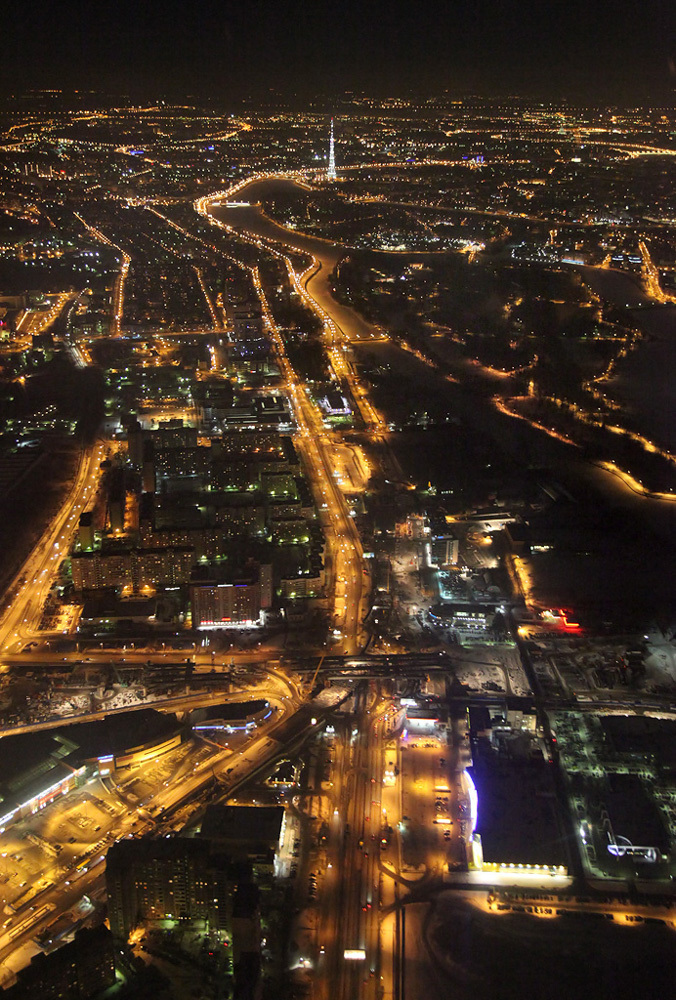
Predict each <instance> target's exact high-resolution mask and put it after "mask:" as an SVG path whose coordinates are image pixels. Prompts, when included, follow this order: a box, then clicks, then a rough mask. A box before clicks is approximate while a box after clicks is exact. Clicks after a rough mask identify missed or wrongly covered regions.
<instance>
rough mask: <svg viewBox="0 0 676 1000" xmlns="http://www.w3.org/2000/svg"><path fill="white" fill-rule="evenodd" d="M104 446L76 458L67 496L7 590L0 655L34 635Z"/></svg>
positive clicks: (89, 496)
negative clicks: (76, 466)
mask: <svg viewBox="0 0 676 1000" xmlns="http://www.w3.org/2000/svg"><path fill="white" fill-rule="evenodd" d="M105 447H106V446H105V445H104V444H103V442H97V443H96V444H94V445H93V446H92V447H90V448H87V449H86V450H85V451H83V452H82V454H81V456H80V464H79V468H78V472H77V476H76V479H75V482H74V484H73V486H72V487H71V489H70V491H69V493H68V496H67V497H66V499H65V501H64V502H63V504H62V505H61V508H60V510H59V512H58V514H56V516H55V517H54V518H53V520H52V522H51V524H50V525H49V527H48V528H47V530H46V531H45V532H44V534H43V536H42V539H41V541H40V542H39V543H38V545H37V546H36V547H35V548H34V549H33V551H32V552H31V554H30V556H29V557H28V559H27V560H26V562H25V563H24V565H23V566H22V568H21V569H20V570H19V572H18V573H17V575H16V577H15V579H14V581H13V582H12V583H11V584H10V586H9V587H8V593H13V592H14V593H15V594H16V596H15V597H13V598H12V600H11V602H10V605H9V607H8V608H7V610H6V611H5V613H4V615H3V616H2V619H1V620H0V652H3V653H6V652H17V651H18V650H19V649H20V648H21V646H22V644H23V642H25V640H26V638H28V637H29V636H30V635H32V634H33V633H34V632H36V631H37V626H38V624H39V621H40V618H41V616H42V610H43V607H44V603H45V600H46V598H47V595H48V593H49V590H50V588H51V586H52V583H53V581H54V577H55V575H56V571H57V569H58V567H59V564H60V562H61V560H62V559H63V558H64V557H65V556H66V555H67V554H68V551H69V549H70V545H71V541H72V538H73V535H74V533H75V531H76V529H77V525H78V519H79V516H80V514H81V513H82V512H83V511H84V510H86V509H87V508H88V507H89V506H91V504H92V503H93V501H94V497H95V496H96V489H97V485H98V480H99V476H100V474H101V473H100V465H101V461H102V460H103V458H104V457H105Z"/></svg>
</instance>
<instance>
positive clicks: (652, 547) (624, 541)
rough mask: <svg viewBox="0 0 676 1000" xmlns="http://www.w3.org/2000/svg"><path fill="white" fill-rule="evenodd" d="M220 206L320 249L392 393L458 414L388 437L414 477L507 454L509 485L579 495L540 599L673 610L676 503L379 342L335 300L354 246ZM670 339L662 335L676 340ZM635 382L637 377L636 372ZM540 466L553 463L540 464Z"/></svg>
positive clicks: (489, 462) (630, 295) (447, 474)
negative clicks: (339, 275)
mask: <svg viewBox="0 0 676 1000" xmlns="http://www.w3.org/2000/svg"><path fill="white" fill-rule="evenodd" d="M288 185H293V182H292V181H289V180H277V181H260V182H255V183H252V184H251V185H250V186H249V187H247V188H246V189H244V190H243V191H241V192H240V195H239V197H242V198H247V199H249V200H250V201H251V202H252V203H253V202H256V201H259V200H260V199H261V198H262V197H263V196H264V195H267V194H270V193H272V192H274V191H275V190H279V189H280V187H285V186H288ZM214 215H216V216H217V217H218V218H220V219H222V220H223V221H224V222H225V223H227V225H229V226H231V227H232V228H233V229H234V230H235V231H239V232H242V233H243V234H244V233H246V234H247V235H253V236H257V237H262V238H264V239H267V240H273V241H276V242H278V243H279V244H282V245H284V246H286V247H287V248H291V249H295V250H299V251H304V252H306V253H310V254H312V255H313V256H314V257H316V258H317V260H318V261H319V263H320V265H321V266H320V269H319V271H318V272H317V274H316V275H315V276H314V277H312V278H310V280H309V282H308V285H307V287H308V291H310V293H311V294H312V296H313V297H314V298H315V299H316V301H317V302H318V304H319V305H320V306H321V307H322V308H323V309H324V310H325V311H326V312H327V313H328V314H329V315H330V316H331V317H332V318H333V320H334V322H336V324H337V325H339V326H340V327H341V328H342V329H343V330H344V331H345V332H346V333H347V335H348V336H349V337H350V339H351V340H360V341H363V342H365V343H363V344H362V346H361V347H357V355H358V357H361V358H363V356H364V354H371V355H374V356H378V357H380V358H382V359H385V360H386V361H387V363H388V364H391V368H392V382H391V385H392V389H393V391H394V392H397V391H400V392H403V391H405V385H406V381H405V380H406V379H408V380H409V384H410V385H412V387H413V391H414V392H415V393H416V398H421V399H423V400H426V399H430V400H432V399H435V400H437V401H441V406H442V409H445V410H446V412H448V413H449V414H450V416H451V419H452V421H453V422H451V423H449V424H447V425H444V426H439V427H437V428H435V429H433V430H427V431H419V432H418V431H410V432H406V433H403V434H393V435H391V440H390V445H391V447H392V449H393V451H394V453H395V454H396V456H397V458H398V460H399V462H400V464H401V466H402V469H403V471H404V474H405V476H407V477H408V478H410V479H412V480H413V481H415V482H417V483H418V484H419V485H424V484H426V482H427V481H428V480H429V481H431V482H432V483H433V485H435V486H436V487H437V488H438V489H439V490H440V491H441V490H450V489H453V484H454V483H456V484H457V483H458V482H461V481H462V480H463V479H469V480H471V478H472V476H474V475H480V474H484V473H485V471H486V468H487V467H489V466H492V467H493V468H495V469H496V470H499V469H501V468H502V467H503V466H504V465H505V463H507V465H509V466H510V472H509V475H508V479H509V481H510V486H511V489H512V492H513V491H514V489H515V487H518V484H519V483H521V484H522V486H523V489H524V491H525V490H526V489H532V483H533V479H534V477H535V478H537V477H538V476H539V477H540V478H541V479H544V480H547V481H554V482H555V483H556V484H557V485H558V486H560V487H562V488H563V490H564V491H566V492H567V493H568V494H569V495H570V497H571V498H572V499H570V500H568V499H566V500H561V501H559V502H558V503H557V504H554V513H553V521H552V525H553V527H554V528H556V529H557V530H558V529H562V528H565V529H566V530H568V532H569V534H571V532H572V533H573V534H574V535H575V538H576V540H575V542H574V543H571V544H567V545H565V544H564V545H562V546H561V547H560V548H559V549H557V550H555V551H552V552H551V553H548V554H547V555H546V557H543V558H541V559H537V560H535V561H534V563H533V569H534V575H535V590H536V593H537V595H538V596H539V597H540V599H541V600H545V601H547V602H548V603H551V604H558V605H559V606H564V605H566V604H568V605H572V606H579V605H586V606H588V607H589V608H596V609H603V613H604V614H608V615H609V616H610V617H612V618H613V619H614V620H615V621H616V622H617V621H618V620H619V619H622V618H626V620H627V624H629V621H630V620H632V619H633V620H634V621H635V620H636V616H638V618H639V619H640V620H641V621H644V620H646V619H647V618H649V617H651V615H652V613H653V612H656V611H658V610H660V611H661V612H662V613H664V614H671V611H672V609H673V606H674V599H673V597H672V587H671V581H672V567H673V564H674V560H675V559H676V545H675V544H674V540H675V539H676V504H672V503H668V502H664V501H659V500H652V499H648V498H645V497H641V496H639V495H637V494H636V493H634V492H633V491H632V490H631V489H630V488H629V487H627V486H626V485H625V484H624V483H623V482H622V481H620V480H619V479H617V478H616V477H614V476H612V475H611V474H609V473H607V472H604V471H602V470H601V469H598V468H596V467H595V466H593V465H591V464H590V463H589V462H587V461H585V459H584V456H583V455H582V454H581V453H580V452H578V451H576V450H575V449H573V448H572V447H570V446H567V445H565V444H562V443H560V442H558V441H554V440H552V439H551V438H549V437H548V436H547V435H544V434H542V433H540V432H538V431H536V430H534V429H532V428H531V427H529V426H528V425H527V424H525V423H524V422H523V421H517V420H514V419H513V418H510V417H507V416H504V415H503V414H501V413H499V412H498V411H497V410H496V409H495V407H494V406H493V405H492V404H491V403H490V401H489V399H487V398H486V396H485V394H483V393H481V392H476V391H472V389H471V388H468V387H467V386H463V385H457V384H456V385H454V384H452V383H449V382H448V381H446V380H444V379H442V378H441V377H440V376H439V375H438V374H437V373H436V372H435V371H433V370H432V369H430V368H429V367H428V366H425V365H424V364H422V363H421V362H419V361H418V360H417V359H416V358H414V357H412V356H411V355H410V354H409V353H406V352H403V351H402V350H400V349H399V348H397V347H396V346H395V345H393V344H391V343H389V342H387V343H382V342H381V343H377V342H375V341H377V340H379V339H381V333H380V331H379V330H377V328H375V327H374V326H372V325H371V324H369V323H368V322H366V321H365V320H364V319H362V317H360V316H358V315H357V313H356V312H355V311H354V310H352V309H350V308H348V307H346V306H343V305H341V304H339V303H337V302H336V301H335V300H334V299H333V297H332V295H331V293H330V289H329V285H328V281H327V278H328V275H329V273H330V271H331V270H332V269H333V268H334V267H335V265H336V263H337V262H338V261H339V260H340V258H341V257H342V256H343V254H344V253H345V252H346V250H345V248H343V247H342V246H339V245H336V244H332V243H330V242H328V241H325V240H321V239H318V238H316V237H312V236H307V235H305V234H302V233H296V232H294V231H292V230H287V229H285V228H283V227H282V226H279V225H277V224H276V223H275V222H273V221H272V220H270V219H269V218H267V217H266V216H264V215H263V214H262V212H261V210H260V208H259V207H258V206H257V205H255V204H251V205H250V206H249V207H237V208H226V207H223V206H221V207H217V208H216V209H215V210H214ZM412 256H416V255H412ZM583 273H584V274H585V279H586V280H589V283H590V284H592V285H593V287H595V289H596V290H597V291H598V292H599V294H601V295H603V296H604V297H605V298H608V299H611V300H612V301H615V302H617V303H618V305H622V306H626V305H627V304H628V305H629V306H630V307H632V308H634V309H635V310H636V312H635V313H634V315H640V319H641V322H642V323H649V322H653V323H661V322H664V323H666V327H667V329H670V326H669V323H670V321H669V320H666V319H665V320H657V319H655V320H651V319H649V317H650V316H651V314H652V315H654V316H655V317H657V316H659V315H662V316H665V317H666V316H667V313H668V312H673V311H672V310H665V309H654V308H646V307H645V303H646V296H645V294H644V293H643V292H642V290H641V289H640V287H638V286H637V285H636V283H635V282H634V281H633V280H632V279H631V278H630V277H629V276H627V275H623V274H621V273H618V272H616V271H606V270H602V269H595V268H584V269H583ZM645 328H646V327H645V326H644V329H645ZM669 337H670V334H669V335H668V336H667V339H666V341H663V340H660V341H659V343H665V342H666V343H669V344H671V343H673V341H672V340H670V339H669ZM674 340H676V338H674ZM650 343H652V341H650V342H646V344H645V345H641V348H639V351H637V352H635V354H634V355H632V357H631V359H630V360H631V361H632V363H633V364H634V365H636V364H637V363H638V359H639V358H640V357H641V354H640V352H641V351H643V349H644V347H646V348H647V347H649V345H650ZM649 368H650V365H649V364H648V369H649ZM665 378H666V374H665ZM623 379H624V380H625V381H627V379H628V376H627V375H626V374H625V373H624V372H619V373H618V376H617V381H618V383H619V382H621V381H622V380H623ZM411 380H412V382H411ZM628 381H629V383H630V384H632V380H631V377H630V378H629V379H628ZM634 384H635V385H636V387H637V388H636V393H635V395H636V399H637V408H638V403H639V399H640V396H641V393H643V404H644V412H645V413H648V412H653V413H658V412H659V410H660V407H659V406H652V405H651V401H652V394H651V391H650V389H649V388H643V389H641V390H640V391H639V389H638V380H637V379H636V381H635V383H634ZM381 402H382V401H381ZM388 416H389V414H388ZM473 435H476V437H477V440H478V439H479V438H480V440H481V447H480V448H473V447H472V445H471V440H472V436H473ZM451 458H452V460H451ZM535 467H539V468H541V469H544V470H548V471H545V472H542V473H535V472H534V471H533V469H534V468H535ZM449 497H450V495H449ZM449 502H452V501H450V499H449ZM554 522H556V523H555V524H554ZM609 608H610V611H608V609H609Z"/></svg>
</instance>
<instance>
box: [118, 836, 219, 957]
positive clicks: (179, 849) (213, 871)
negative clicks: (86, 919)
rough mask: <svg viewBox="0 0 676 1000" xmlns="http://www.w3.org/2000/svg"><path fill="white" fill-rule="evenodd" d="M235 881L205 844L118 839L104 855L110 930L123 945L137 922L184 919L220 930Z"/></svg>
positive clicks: (175, 840) (198, 841)
mask: <svg viewBox="0 0 676 1000" xmlns="http://www.w3.org/2000/svg"><path fill="white" fill-rule="evenodd" d="M235 879H236V875H233V871H232V866H231V864H230V862H229V860H228V859H227V858H225V857H224V856H223V855H222V854H221V853H214V852H213V851H212V845H211V844H210V842H209V841H207V840H189V839H188V838H184V837H171V838H162V839H158V840H152V839H149V838H148V839H145V838H144V839H136V840H119V841H118V842H117V843H116V844H113V846H112V847H111V848H110V850H109V851H108V854H107V855H106V888H107V890H108V916H109V919H110V929H111V930H112V932H113V934H114V935H115V937H116V938H120V939H122V940H126V938H127V937H128V936H129V933H130V931H132V930H133V928H134V927H135V926H136V925H137V924H138V923H139V922H140V921H141V920H161V919H165V918H173V919H178V918H185V919H191V920H192V919H201V920H208V921H209V924H210V926H211V927H212V928H213V929H214V930H225V929H226V928H227V926H228V922H229V914H230V909H231V905H230V904H231V898H232V886H233V880H235Z"/></svg>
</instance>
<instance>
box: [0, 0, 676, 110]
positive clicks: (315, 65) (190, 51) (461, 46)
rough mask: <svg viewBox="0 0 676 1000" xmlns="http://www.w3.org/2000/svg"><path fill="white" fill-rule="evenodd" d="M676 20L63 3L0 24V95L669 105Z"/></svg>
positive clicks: (626, 8) (482, 10) (654, 7)
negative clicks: (440, 98)
mask: <svg viewBox="0 0 676 1000" xmlns="http://www.w3.org/2000/svg"><path fill="white" fill-rule="evenodd" d="M674 37H676V16H675V15H674V13H673V9H672V7H671V5H670V4H669V3H667V2H663V0H649V2H648V3H647V4H644V5H641V6H640V7H639V5H636V4H628V3H626V4H625V3H615V4H601V3H599V2H597V0H590V2H584V0H570V2H569V3H566V4H565V5H563V4H560V5H557V6H556V7H555V8H553V7H552V6H551V5H547V4H541V3H540V4H536V3H532V2H531V3H529V2H528V0H525V2H522V3H517V2H515V0H505V2H503V3H496V2H495V0H493V2H489V0H478V2H476V3H473V4H469V3H462V4H460V5H454V6H453V5H450V4H448V3H447V2H440V0H430V2H428V3H426V4H424V5H422V4H412V3H408V2H396V0H390V2H389V3H386V2H383V0H372V2H371V3H370V4H369V5H368V7H364V6H362V7H360V8H359V9H354V8H353V7H346V6H345V5H343V6H341V5H339V4H335V3H328V2H319V3H315V4H313V5H312V6H309V5H308V4H307V3H302V2H299V0H269V2H268V0H252V2H250V3H247V4H239V5H238V4H235V3H231V2H227V0H226V2H215V0H205V2H203V3H201V4H199V5H198V4H193V5H187V4H185V3H182V2H179V0H173V2H172V0H166V2H165V3H163V4H158V3H155V2H152V0H150V2H148V3H145V4H143V6H142V7H140V6H139V5H138V4H132V3H130V2H129V0H119V2H117V3H111V2H109V0H101V2H98V3H97V4H96V5H91V4H89V3H84V2H83V0H71V2H70V3H68V5H67V7H66V6H64V5H59V4H56V3H55V2H54V0H42V2H35V3H28V4H25V5H23V6H21V7H18V8H17V10H16V13H15V14H14V16H13V18H12V21H11V23H8V24H6V25H3V42H4V45H3V60H2V66H1V67H0V92H1V93H2V94H3V95H5V96H9V95H13V94H17V93H21V92H23V91H25V90H27V89H32V88H34V89H40V88H45V89H47V88H60V89H65V90H70V89H85V90H90V89H92V90H96V91H108V92H112V93H128V94H130V95H131V96H132V97H144V96H150V95H152V96H156V95H159V94H164V95H166V96H167V97H168V98H180V97H181V96H184V95H186V94H191V95H195V96H199V97H203V98H210V99H212V100H216V101H219V100H221V99H222V100H223V101H228V100H231V99H239V98H241V97H243V96H245V95H252V96H254V97H258V98H263V97H264V96H265V95H266V93H269V91H270V90H273V91H274V92H276V93H278V94H279V95H281V96H282V97H283V98H285V99H288V98H291V97H296V98H298V99H300V100H303V99H309V98H311V97H314V96H316V95H317V94H318V93H320V94H325V95H332V94H341V93H344V92H345V91H346V90H351V89H353V90H358V91H366V92H368V93H369V94H372V95H373V96H374V97H380V96H386V95H387V94H400V93H402V92H408V91H413V92H416V93H425V94H430V95H436V94H440V93H443V92H444V91H446V90H448V91H450V92H451V93H454V94H455V93H457V94H459V95H460V94H467V93H476V94H479V95H481V96H486V97H491V96H497V95H500V94H505V93H518V94H522V95H524V96H538V95H539V96H542V97H545V98H551V99H563V98H570V99H573V100H575V99H581V100H587V101H590V102H595V101H608V100H632V99H634V100H643V99H653V100H658V101H659V100H665V99H668V98H669V96H670V95H673V93H674V89H675V88H676V68H675V60H676V48H675V47H674V42H673V39H674Z"/></svg>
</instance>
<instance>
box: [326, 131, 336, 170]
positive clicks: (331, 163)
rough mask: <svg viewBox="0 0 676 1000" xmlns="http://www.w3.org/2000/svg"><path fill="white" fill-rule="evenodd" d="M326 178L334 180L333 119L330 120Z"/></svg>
mask: <svg viewBox="0 0 676 1000" xmlns="http://www.w3.org/2000/svg"><path fill="white" fill-rule="evenodd" d="M326 176H327V177H328V179H329V180H330V181H335V179H336V152H335V148H334V141H333V118H332V119H331V139H330V141H329V169H328V170H327V171H326Z"/></svg>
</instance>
